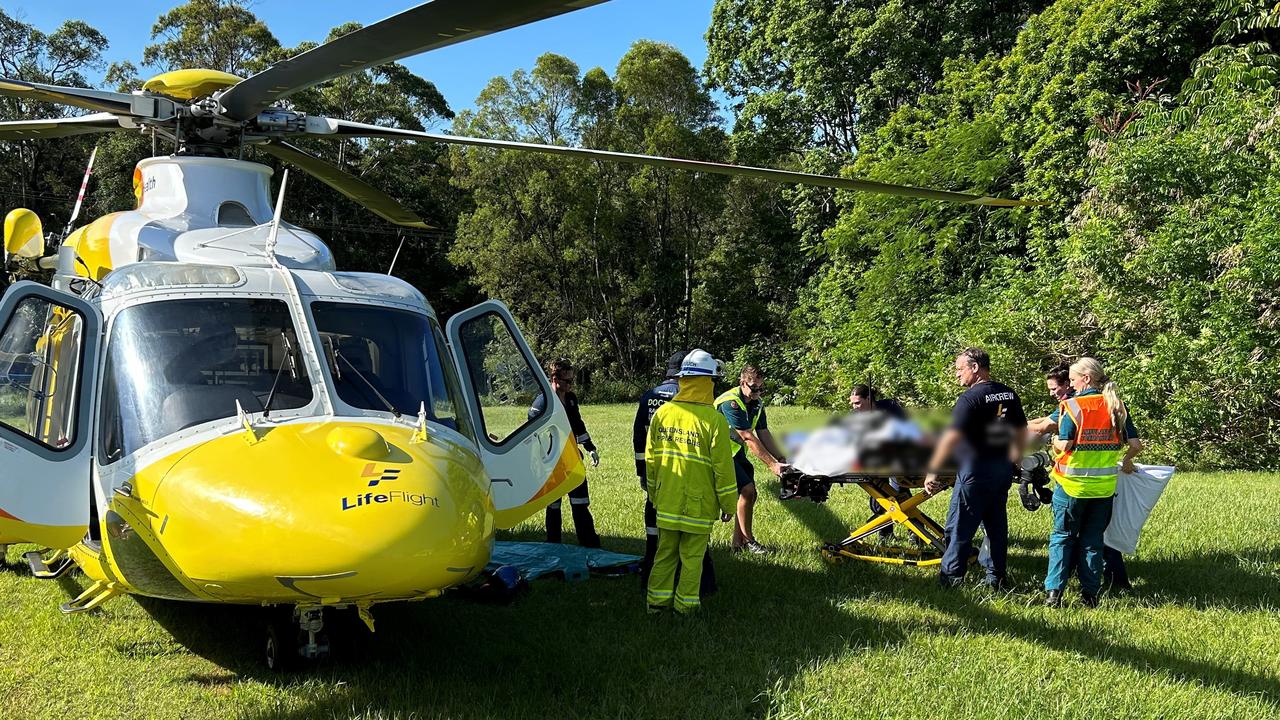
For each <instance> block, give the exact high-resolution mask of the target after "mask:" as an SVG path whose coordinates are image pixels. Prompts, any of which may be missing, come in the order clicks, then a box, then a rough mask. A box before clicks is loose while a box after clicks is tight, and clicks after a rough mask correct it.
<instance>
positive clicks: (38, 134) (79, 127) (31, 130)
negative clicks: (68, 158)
mask: <svg viewBox="0 0 1280 720" xmlns="http://www.w3.org/2000/svg"><path fill="white" fill-rule="evenodd" d="M124 129H125V128H123V127H122V126H121V125H120V120H119V119H118V118H117V117H116V116H115V115H113V114H111V113H94V114H93V115H83V116H81V117H68V118H52V119H49V120H12V121H9V122H0V140H30V139H33V138H58V137H71V136H72V135H88V134H90V133H100V132H111V131H113V130H124Z"/></svg>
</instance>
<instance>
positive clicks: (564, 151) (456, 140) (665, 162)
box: [316, 118, 1048, 207]
mask: <svg viewBox="0 0 1280 720" xmlns="http://www.w3.org/2000/svg"><path fill="white" fill-rule="evenodd" d="M326 124H327V125H328V129H329V130H330V131H331V132H329V133H325V134H319V133H317V134H316V137H334V136H338V137H367V138H385V139H390V140H396V139H400V140H431V141H434V142H440V143H447V144H450V145H469V146H474V147H488V148H498V149H500V150H523V151H527V152H537V153H546V154H549V155H564V156H568V157H576V158H583V159H590V160H607V161H609V162H621V163H630V164H633V165H656V166H658V167H669V168H678V169H680V170H692V171H694V172H705V173H714V174H716V175H741V176H745V177H754V178H760V179H763V180H772V181H776V182H784V183H796V184H799V185H813V186H817V187H829V188H837V189H840V190H856V191H859V192H872V193H880V194H882V195H899V196H902V197H910V198H918V199H921V200H940V201H943V202H954V203H963V204H966V205H989V206H991V207H1027V206H1037V205H1047V204H1048V203H1046V202H1042V201H1038V200H1012V199H1009V198H1000V197H990V196H987V195H974V194H970V193H961V192H952V191H949V190H930V189H928V188H918V187H912V186H910V185H895V184H893V183H883V182H876V181H874V180H859V179H857V178H847V177H836V176H833V175H818V174H815V173H806V172H795V171H793V170H775V169H773V168H762V167H752V166H750V165H730V164H728V163H718V162H710V161H707V160H685V159H683V158H671V157H662V156H659V155H640V154H636V153H624V152H614V151H611V150H592V149H589V148H580V147H566V146H562V145H540V144H537V143H526V142H514V141H511V140H489V139H485V138H473V137H465V136H462V135H443V134H440V133H431V132H421V131H417V130H401V129H399V128H388V127H381V126H378V125H367V124H365V123H357V122H351V121H350V120H333V119H327V118H326Z"/></svg>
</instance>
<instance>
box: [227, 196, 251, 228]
mask: <svg viewBox="0 0 1280 720" xmlns="http://www.w3.org/2000/svg"><path fill="white" fill-rule="evenodd" d="M257 224H258V223H256V222H254V221H253V218H252V217H251V216H250V215H249V211H248V210H246V209H245V207H244V206H243V205H241V204H240V203H238V202H231V201H228V202H224V203H222V204H221V205H219V206H218V225H220V226H222V227H253V226H254V225H257Z"/></svg>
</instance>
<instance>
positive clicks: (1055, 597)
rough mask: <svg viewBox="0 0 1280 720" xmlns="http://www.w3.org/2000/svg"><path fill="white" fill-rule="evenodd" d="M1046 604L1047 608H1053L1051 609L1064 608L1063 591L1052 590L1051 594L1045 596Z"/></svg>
mask: <svg viewBox="0 0 1280 720" xmlns="http://www.w3.org/2000/svg"><path fill="white" fill-rule="evenodd" d="M1044 604H1045V606H1047V607H1051V608H1060V607H1062V591H1061V590H1050V591H1049V594H1048V595H1045V598H1044Z"/></svg>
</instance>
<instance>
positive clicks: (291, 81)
mask: <svg viewBox="0 0 1280 720" xmlns="http://www.w3.org/2000/svg"><path fill="white" fill-rule="evenodd" d="M601 2H605V0H433V1H432V2H427V3H424V4H422V5H419V6H417V7H415V8H411V9H409V10H405V11H404V12H402V13H399V14H397V15H392V16H391V17H389V18H387V19H385V20H380V21H378V22H376V23H374V24H372V25H368V26H366V27H363V28H360V29H359V30H356V31H354V32H351V33H348V34H346V35H343V36H342V37H340V38H336V39H334V40H331V41H329V42H327V43H325V44H323V45H320V46H319V47H315V48H312V49H311V50H308V51H306V52H304V53H302V54H300V55H296V56H294V57H292V58H289V59H288V60H284V61H281V62H278V63H276V64H275V65H272V66H271V67H269V68H267V69H266V70H263V71H262V72H260V73H258V74H257V75H254V76H253V77H250V78H247V79H245V80H244V81H242V82H240V83H239V84H237V85H234V86H232V87H231V88H230V89H228V90H227V91H226V92H225V93H223V94H222V96H221V97H219V98H218V101H219V103H221V105H222V111H223V113H224V114H225V115H226V116H227V117H229V118H231V119H232V120H248V119H250V118H253V117H256V116H257V115H258V113H260V112H262V111H263V110H265V109H267V108H268V107H270V106H272V105H273V104H275V103H276V102H277V101H279V100H280V99H281V98H283V97H286V96H288V95H290V94H292V93H295V92H297V91H299V90H305V89H306V88H309V87H311V86H312V85H317V84H319V83H322V82H324V81H326V80H332V79H333V78H336V77H339V76H342V75H348V74H350V73H355V72H360V71H362V70H367V69H369V68H371V67H376V66H378V65H381V64H383V63H388V62H392V61H394V60H399V59H400V58H403V57H408V56H410V55H417V54H418V53H423V52H426V51H428V50H435V49H437V48H442V47H445V46H447V45H453V44H454V43H459V42H463V41H464V40H471V39H473V38H477V37H480V36H481V35H488V34H489V33H494V32H498V31H499V30H506V29H508V28H513V27H516V26H518V25H525V24H527V23H531V22H534V21H536V20H542V19H544V18H549V17H553V16H555V15H560V14H562V13H566V12H569V11H571V10H577V9H579V8H584V7H588V6H591V5H596V4H598V3H601Z"/></svg>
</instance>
